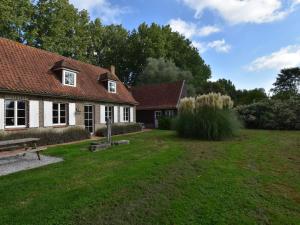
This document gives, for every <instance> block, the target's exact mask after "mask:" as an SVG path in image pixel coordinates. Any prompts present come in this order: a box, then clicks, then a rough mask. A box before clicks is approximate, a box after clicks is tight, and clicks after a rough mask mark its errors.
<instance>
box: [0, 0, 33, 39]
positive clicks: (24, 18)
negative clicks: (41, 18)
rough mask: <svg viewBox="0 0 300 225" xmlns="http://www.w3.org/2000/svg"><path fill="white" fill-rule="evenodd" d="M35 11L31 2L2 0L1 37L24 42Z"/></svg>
mask: <svg viewBox="0 0 300 225" xmlns="http://www.w3.org/2000/svg"><path fill="white" fill-rule="evenodd" d="M33 11H34V9H33V5H32V4H31V1H30V0H18V1H16V0H1V3H0V15H1V16H0V37H4V38H8V39H11V40H15V41H18V42H24V40H25V37H24V34H26V31H27V29H28V25H29V24H30V22H31V16H32V14H33Z"/></svg>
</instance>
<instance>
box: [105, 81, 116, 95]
mask: <svg viewBox="0 0 300 225" xmlns="http://www.w3.org/2000/svg"><path fill="white" fill-rule="evenodd" d="M110 85H113V86H114V90H112V89H111V86H110ZM107 90H108V92H109V93H117V83H116V82H115V81H112V80H109V81H108V82H107Z"/></svg>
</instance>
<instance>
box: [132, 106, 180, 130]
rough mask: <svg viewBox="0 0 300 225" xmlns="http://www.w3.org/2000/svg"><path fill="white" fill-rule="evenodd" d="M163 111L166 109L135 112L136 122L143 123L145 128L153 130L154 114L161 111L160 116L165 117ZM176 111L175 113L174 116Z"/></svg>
mask: <svg viewBox="0 0 300 225" xmlns="http://www.w3.org/2000/svg"><path fill="white" fill-rule="evenodd" d="M165 110H167V109H157V110H137V111H136V122H138V123H143V124H144V125H145V126H146V128H154V127H155V124H154V123H155V122H154V112H155V111H162V115H165ZM176 113H177V111H175V115H176Z"/></svg>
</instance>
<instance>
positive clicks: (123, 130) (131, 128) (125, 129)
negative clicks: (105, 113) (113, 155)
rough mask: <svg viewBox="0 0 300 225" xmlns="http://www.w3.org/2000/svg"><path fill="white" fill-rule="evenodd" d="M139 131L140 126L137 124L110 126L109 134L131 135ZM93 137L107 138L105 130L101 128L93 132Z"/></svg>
mask: <svg viewBox="0 0 300 225" xmlns="http://www.w3.org/2000/svg"><path fill="white" fill-rule="evenodd" d="M141 130H142V125H141V124H139V123H133V124H126V125H117V124H113V125H112V126H111V134H112V135H118V134H127V133H133V132H138V131H141ZM95 135H96V136H99V137H106V136H107V128H106V127H103V128H100V129H97V130H96V132H95Z"/></svg>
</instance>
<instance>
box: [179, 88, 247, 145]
mask: <svg viewBox="0 0 300 225" xmlns="http://www.w3.org/2000/svg"><path fill="white" fill-rule="evenodd" d="M232 105H233V102H232V101H231V99H230V97H229V96H222V95H220V94H214V93H210V94H209V95H202V96H198V97H197V98H196V100H194V99H192V98H185V99H183V100H181V102H180V105H179V115H178V117H177V120H176V131H177V133H178V134H179V136H181V137H185V138H197V139H204V140H222V139H225V138H229V137H233V136H234V135H236V134H237V131H238V130H239V129H240V128H241V123H240V121H239V120H238V118H237V115H236V113H235V112H234V111H233V110H232V109H231V108H232Z"/></svg>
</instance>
